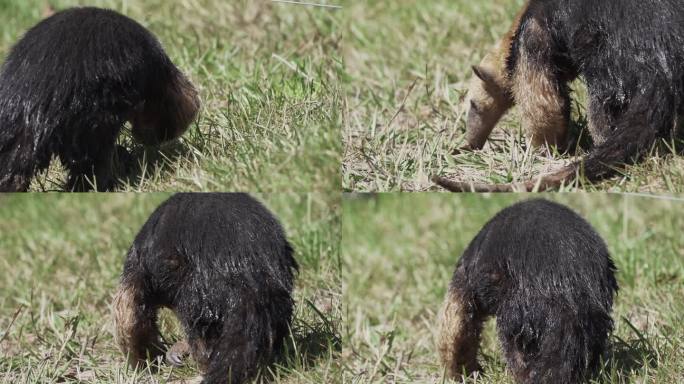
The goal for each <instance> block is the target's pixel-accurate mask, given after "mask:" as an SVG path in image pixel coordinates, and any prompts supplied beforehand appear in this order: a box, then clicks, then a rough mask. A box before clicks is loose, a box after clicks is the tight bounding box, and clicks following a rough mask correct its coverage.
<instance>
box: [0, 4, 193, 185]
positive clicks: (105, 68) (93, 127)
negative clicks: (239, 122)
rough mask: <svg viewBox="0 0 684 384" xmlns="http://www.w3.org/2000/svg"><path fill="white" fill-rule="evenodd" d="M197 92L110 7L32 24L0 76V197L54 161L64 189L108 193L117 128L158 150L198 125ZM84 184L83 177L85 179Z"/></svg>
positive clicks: (153, 42) (141, 31) (152, 42)
mask: <svg viewBox="0 0 684 384" xmlns="http://www.w3.org/2000/svg"><path fill="white" fill-rule="evenodd" d="M198 108H199V99H198V96H197V91H196V90H195V88H194V86H193V85H192V84H191V83H190V81H189V80H188V79H187V78H186V77H185V76H184V75H183V74H182V73H181V72H180V71H179V70H178V69H177V68H176V67H175V66H174V64H173V63H172V62H171V60H170V59H169V58H168V57H167V56H166V54H165V53H164V50H163V49H162V46H161V45H160V44H159V42H158V41H157V39H156V38H155V37H154V36H153V35H152V34H151V33H150V32H149V31H147V30H146V29H145V28H143V27H142V26H141V25H139V24H138V23H136V22H135V21H133V20H131V19H129V18H127V17H125V16H122V15H120V14H118V13H116V12H114V11H109V10H102V9H96V8H75V9H70V10H66V11H63V12H59V13H56V14H55V15H53V16H51V17H49V18H47V19H45V20H43V21H42V22H40V23H38V24H37V25H36V26H35V27H33V28H31V29H30V30H29V31H28V32H27V33H26V35H25V36H24V37H23V38H22V39H21V40H20V41H19V42H18V43H17V44H16V45H15V46H14V48H12V50H11V52H10V53H9V56H8V57H7V59H6V61H5V63H4V64H3V66H2V69H1V72H0V191H24V190H26V189H28V186H29V183H30V181H31V178H32V177H33V175H34V174H35V173H37V172H38V171H40V170H43V169H45V168H47V167H48V165H49V163H50V160H51V158H52V157H53V156H58V157H59V158H60V160H61V161H62V163H63V164H64V166H65V167H66V168H67V169H68V171H69V179H68V181H67V184H66V188H67V189H68V190H86V189H90V185H91V184H92V183H96V184H97V188H98V189H100V190H108V189H111V188H112V187H113V185H114V177H113V175H112V155H113V153H114V150H115V141H116V138H117V136H118V135H119V132H120V131H121V129H122V127H123V125H124V123H125V122H126V121H129V122H130V123H131V124H132V126H133V136H134V137H135V138H136V139H137V140H139V141H141V142H142V143H144V144H149V145H156V144H159V143H161V142H164V141H167V140H171V139H173V138H176V137H178V136H180V135H181V134H182V133H183V132H184V131H185V130H186V129H187V127H188V126H189V124H190V123H191V122H192V121H193V120H194V119H195V116H196V114H197V110H198ZM87 179H88V180H87Z"/></svg>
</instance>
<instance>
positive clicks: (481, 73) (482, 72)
mask: <svg viewBox="0 0 684 384" xmlns="http://www.w3.org/2000/svg"><path fill="white" fill-rule="evenodd" d="M473 73H475V76H477V77H478V78H479V79H480V80H482V81H484V82H485V83H487V84H496V77H497V76H496V74H495V73H494V71H492V70H491V69H488V68H485V67H483V66H481V65H473Z"/></svg>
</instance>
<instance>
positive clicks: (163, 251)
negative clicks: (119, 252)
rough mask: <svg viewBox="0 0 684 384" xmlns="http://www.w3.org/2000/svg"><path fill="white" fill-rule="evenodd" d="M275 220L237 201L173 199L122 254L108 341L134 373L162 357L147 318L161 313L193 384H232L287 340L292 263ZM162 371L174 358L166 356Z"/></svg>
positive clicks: (238, 197) (244, 198) (251, 203)
mask: <svg viewBox="0 0 684 384" xmlns="http://www.w3.org/2000/svg"><path fill="white" fill-rule="evenodd" d="M292 253H293V250H292V247H291V246H290V244H289V243H288V241H287V239H286V237H285V233H284V231H283V229H282V227H281V226H280V224H279V223H278V221H277V219H276V218H275V217H273V215H272V214H271V213H270V212H269V211H268V210H267V209H266V208H265V207H264V206H263V205H262V204H260V203H259V202H258V201H256V200H255V199H254V198H252V197H250V196H249V195H246V194H177V195H174V196H173V197H171V198H170V199H169V200H167V201H166V202H164V203H163V204H162V205H161V206H160V207H159V208H157V210H156V211H155V212H154V213H153V214H152V215H151V216H150V218H149V219H148V221H147V222H146V223H145V225H144V226H143V228H142V229H141V230H140V233H138V235H137V236H136V238H135V241H134V243H133V245H132V247H131V249H130V251H129V253H128V257H127V258H126V262H125V265H124V271H123V275H122V278H121V286H120V289H119V292H118V294H117V296H116V299H115V301H114V317H115V323H116V336H117V341H118V343H119V345H120V347H121V349H122V350H123V352H124V353H125V354H127V355H128V358H129V361H130V362H131V363H132V364H134V365H136V364H139V363H142V362H144V361H145V359H146V358H149V357H155V356H158V355H161V354H162V353H163V348H162V347H161V343H160V334H159V330H158V328H157V325H156V320H157V310H158V309H159V308H160V307H168V308H171V309H172V310H173V311H174V312H175V314H176V315H177V316H178V318H179V320H180V322H181V324H182V326H183V328H184V329H185V332H186V335H187V343H188V344H189V346H190V351H191V353H192V355H193V357H194V359H195V360H196V361H197V362H198V364H199V366H200V368H201V369H202V370H203V371H204V372H205V376H204V381H203V383H227V382H230V383H234V384H237V383H242V382H244V381H246V380H247V379H249V378H250V377H253V376H254V375H255V374H256V373H257V371H258V369H259V366H260V365H262V364H267V363H269V362H270V361H271V360H272V358H273V357H274V356H275V354H276V352H277V351H278V350H279V348H280V347H281V346H282V343H283V341H284V338H285V337H286V335H287V334H288V332H289V324H290V321H291V317H292V311H293V300H292V290H293V279H294V273H295V271H296V270H297V268H298V267H297V263H296V261H295V259H294V258H293V256H292ZM167 358H168V359H169V360H170V362H174V363H175V362H177V356H176V355H175V354H174V355H167Z"/></svg>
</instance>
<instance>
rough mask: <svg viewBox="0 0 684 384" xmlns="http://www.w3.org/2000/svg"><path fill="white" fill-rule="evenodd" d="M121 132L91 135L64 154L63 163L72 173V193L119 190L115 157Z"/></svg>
mask: <svg viewBox="0 0 684 384" xmlns="http://www.w3.org/2000/svg"><path fill="white" fill-rule="evenodd" d="M118 127H120V125H119V126H117V128H114V127H111V128H107V129H103V130H102V132H100V134H99V135H95V134H93V135H88V136H87V137H83V138H82V139H81V140H80V141H79V142H78V144H77V145H78V147H71V148H69V149H68V150H63V151H62V153H60V159H61V160H62V162H63V163H64V164H65V165H66V167H67V168H68V170H69V178H68V179H67V182H66V189H67V190H68V191H89V190H91V189H93V185H94V186H96V187H97V190H98V191H101V192H102V191H110V190H112V189H113V188H114V186H115V178H114V176H113V156H114V150H115V142H116V136H117V134H118V132H119V128H118Z"/></svg>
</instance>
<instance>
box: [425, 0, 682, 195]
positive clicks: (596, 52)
mask: <svg viewBox="0 0 684 384" xmlns="http://www.w3.org/2000/svg"><path fill="white" fill-rule="evenodd" d="M522 52H525V54H524V55H523V54H522ZM521 57H526V58H527V60H529V61H530V64H532V66H534V67H536V68H539V72H540V73H542V72H544V73H546V72H548V71H547V69H549V70H550V71H551V72H552V73H553V74H554V77H555V82H556V86H557V92H559V93H560V94H561V95H562V96H563V97H566V95H567V92H568V88H567V86H566V83H567V82H569V81H572V80H574V79H575V78H577V77H578V76H581V77H582V78H583V79H584V80H585V81H586V84H587V88H588V92H589V107H588V111H589V114H588V120H589V130H590V133H591V136H592V138H593V139H594V142H595V146H594V147H593V148H592V149H591V151H590V153H589V154H588V155H587V156H586V157H585V158H584V159H583V160H581V161H579V162H576V163H575V164H573V165H571V166H569V167H567V168H564V169H562V170H560V171H559V172H558V173H556V174H551V175H549V176H547V177H542V178H541V182H540V185H541V188H542V189H546V188H554V187H557V186H558V185H560V184H561V183H567V182H569V181H571V180H572V179H574V178H575V176H576V175H577V173H578V172H581V173H583V175H584V176H585V177H586V178H587V179H588V180H589V181H596V180H599V179H602V178H605V177H608V176H611V175H612V174H614V173H615V169H616V167H618V166H620V165H622V164H624V163H631V162H633V161H636V160H638V159H639V158H641V157H642V156H643V155H644V154H645V153H646V152H647V151H648V150H649V149H650V148H651V147H652V145H653V144H654V143H655V142H656V140H657V139H659V138H665V139H671V138H681V132H677V128H678V125H679V123H680V120H679V119H680V118H681V116H682V115H684V65H682V62H684V2H682V1H681V0H649V1H643V0H619V1H617V0H611V1H595V0H531V1H530V2H529V5H528V7H527V10H526V11H525V12H524V14H523V16H522V19H521V22H520V26H519V28H518V29H517V31H516V32H515V36H514V38H513V40H512V47H511V50H510V55H509V57H508V61H507V62H508V73H509V75H510V76H512V74H513V73H514V72H515V71H516V68H517V67H518V65H519V60H521ZM516 102H520V100H516ZM434 180H435V182H437V183H438V184H440V185H443V186H444V187H445V188H447V189H450V190H454V191H461V190H465V191H470V190H473V189H474V190H476V191H489V190H492V191H506V190H510V189H511V188H510V186H509V187H508V188H506V187H504V186H489V187H488V186H486V185H477V184H476V185H474V186H473V185H470V184H469V183H453V182H449V181H448V180H444V179H442V178H439V177H436V178H435V179H434ZM534 186H535V182H530V183H526V185H524V186H523V187H524V188H522V189H527V190H530V189H532V188H533V187H534Z"/></svg>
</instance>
